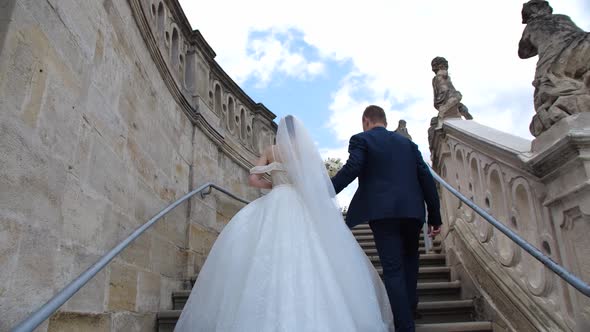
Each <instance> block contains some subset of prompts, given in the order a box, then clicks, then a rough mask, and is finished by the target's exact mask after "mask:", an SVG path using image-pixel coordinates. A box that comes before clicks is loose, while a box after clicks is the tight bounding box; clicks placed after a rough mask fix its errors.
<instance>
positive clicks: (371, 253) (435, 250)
mask: <svg viewBox="0 0 590 332" xmlns="http://www.w3.org/2000/svg"><path fill="white" fill-rule="evenodd" d="M363 251H364V252H365V254H366V255H367V256H377V249H376V248H366V249H365V248H363ZM418 252H419V253H420V254H426V248H424V247H420V248H418ZM430 252H431V253H437V254H438V253H441V252H442V247H441V246H436V247H432V248H430Z"/></svg>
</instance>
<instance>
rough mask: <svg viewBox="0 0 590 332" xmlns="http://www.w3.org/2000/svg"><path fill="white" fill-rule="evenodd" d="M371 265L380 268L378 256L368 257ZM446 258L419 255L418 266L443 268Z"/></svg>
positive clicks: (434, 255)
mask: <svg viewBox="0 0 590 332" xmlns="http://www.w3.org/2000/svg"><path fill="white" fill-rule="evenodd" d="M368 257H369V260H371V263H373V265H374V266H375V267H376V268H377V267H380V266H381V262H380V261H379V256H377V255H371V256H368ZM445 265H446V257H445V255H444V254H423V255H420V266H445Z"/></svg>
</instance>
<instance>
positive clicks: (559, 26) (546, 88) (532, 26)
mask: <svg viewBox="0 0 590 332" xmlns="http://www.w3.org/2000/svg"><path fill="white" fill-rule="evenodd" d="M522 23H523V24H526V27H525V29H524V31H523V33H522V38H521V39H520V42H519V44H518V56H519V57H520V58H521V59H528V58H532V57H534V56H536V55H538V56H539V61H538V62H537V69H536V72H535V79H534V81H533V86H534V87H535V94H534V104H535V112H536V114H535V116H534V117H533V120H532V122H531V124H530V127H529V128H530V131H531V134H532V135H533V136H539V135H540V134H542V133H543V132H545V131H546V130H547V129H549V128H551V126H553V125H554V124H555V123H557V122H558V121H560V120H561V119H563V118H565V117H568V116H570V115H572V114H576V113H582V112H590V34H588V33H587V32H585V31H583V30H582V29H580V28H579V27H578V26H576V24H575V23H574V22H573V21H572V20H571V19H570V18H569V17H568V16H565V15H556V14H553V8H551V6H550V5H549V3H548V2H547V1H543V0H530V1H528V2H527V3H525V4H524V5H523V8H522Z"/></svg>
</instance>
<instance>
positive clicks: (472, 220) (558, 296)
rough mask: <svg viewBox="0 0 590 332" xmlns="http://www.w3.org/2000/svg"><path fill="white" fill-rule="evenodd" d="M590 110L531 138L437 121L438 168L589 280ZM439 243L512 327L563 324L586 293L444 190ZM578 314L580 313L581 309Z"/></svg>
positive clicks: (492, 311)
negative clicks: (441, 241)
mask: <svg viewBox="0 0 590 332" xmlns="http://www.w3.org/2000/svg"><path fill="white" fill-rule="evenodd" d="M589 152H590V116H589V115H588V113H582V114H578V115H575V116H572V117H570V118H567V119H565V120H562V121H561V122H560V123H559V124H557V125H556V126H554V127H552V128H551V129H550V130H549V131H547V132H546V133H544V134H542V135H541V136H539V137H537V139H535V140H534V141H532V142H531V141H529V140H526V139H523V138H519V137H516V136H513V135H511V134H508V133H504V132H502V131H499V130H496V129H493V128H490V127H486V126H483V125H480V124H478V123H476V122H474V121H465V120H446V121H444V123H443V124H442V127H441V128H438V129H435V130H434V137H433V142H432V153H433V154H432V162H433V167H434V169H435V170H436V171H437V172H438V173H439V174H440V175H441V176H442V177H443V178H444V179H445V180H446V181H447V182H449V183H450V184H451V185H453V186H454V187H455V188H457V189H458V190H459V191H460V192H461V193H463V194H464V195H465V196H467V197H469V198H471V199H472V200H473V201H475V203H476V204H478V205H479V206H481V207H483V208H485V209H487V210H488V211H489V212H490V213H491V214H492V215H493V216H494V217H495V218H497V219H498V220H499V221H501V222H502V223H504V224H505V225H506V226H508V227H510V228H511V229H512V230H513V231H515V232H516V233H518V234H519V235H520V236H521V237H523V238H524V239H525V240H527V241H528V242H530V243H531V244H533V245H535V246H536V247H537V248H539V249H541V250H542V251H543V252H544V253H545V254H546V255H547V256H549V257H551V259H553V260H554V261H556V262H558V263H559V264H562V265H564V266H565V267H566V268H568V269H569V270H570V271H572V272H573V273H575V274H576V275H578V276H580V277H581V278H582V279H583V280H585V281H586V282H589V281H590V252H589V251H588V250H589V249H588V248H590V240H589V238H588V236H587V235H586V234H588V232H589V231H590V223H589V221H590V158H589V156H590V154H589ZM441 194H442V195H441V199H442V202H441V206H442V210H443V218H444V223H445V224H446V229H445V234H444V238H445V248H446V250H447V255H448V257H449V259H450V262H452V264H453V271H454V273H455V277H456V278H460V279H465V280H470V281H471V282H472V286H473V287H472V288H473V289H472V291H473V294H464V295H465V296H470V295H473V296H480V297H481V298H482V299H484V300H485V301H484V302H485V303H487V305H484V306H483V308H484V309H483V310H484V311H488V313H487V314H488V315H489V316H492V317H493V319H494V320H496V321H497V322H500V323H499V324H500V325H501V326H504V327H505V328H506V330H512V331H562V330H563V331H569V330H574V329H575V328H576V324H577V323H576V322H579V321H580V319H581V318H580V317H583V316H584V314H588V308H589V307H588V305H589V303H590V302H589V301H588V299H587V298H585V296H583V295H582V294H580V293H578V292H577V291H576V290H575V289H573V288H572V287H571V286H568V285H567V284H566V283H565V282H564V281H562V280H561V279H560V278H559V277H558V276H556V275H555V274H554V273H552V272H551V271H550V270H549V269H547V268H546V267H544V266H543V265H542V264H541V263H539V262H538V261H536V260H535V259H534V258H532V256H530V255H529V254H528V253H526V252H524V251H523V250H522V249H521V248H520V247H518V246H517V245H516V244H514V243H513V242H512V241H511V240H510V239H508V238H507V237H506V236H505V235H503V234H502V233H500V232H499V231H498V230H496V229H494V228H493V227H492V226H491V225H490V224H489V223H487V222H486V221H485V220H483V219H482V218H481V217H480V216H479V215H477V214H475V213H474V212H473V211H472V210H471V209H470V208H469V207H467V206H465V205H464V204H462V203H461V202H460V201H459V200H458V199H457V198H455V197H454V196H453V195H452V194H450V193H449V192H448V191H445V190H444V189H443V190H442V191H441ZM582 319H583V318H582Z"/></svg>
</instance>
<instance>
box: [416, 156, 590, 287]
mask: <svg viewBox="0 0 590 332" xmlns="http://www.w3.org/2000/svg"><path fill="white" fill-rule="evenodd" d="M428 168H430V172H431V173H432V176H433V177H434V179H435V180H436V181H438V183H440V184H441V185H443V186H444V187H445V188H447V190H448V191H450V192H451V194H453V195H455V196H456V197H457V198H459V199H460V200H461V201H462V202H463V203H465V204H467V206H469V207H470V208H472V209H473V210H474V211H475V212H477V214H479V215H480V216H482V218H484V219H485V220H486V221H487V222H489V223H490V224H492V226H494V227H496V228H497V229H498V230H499V231H500V232H502V233H504V235H506V236H507V237H508V238H509V239H510V240H512V241H513V242H515V243H516V244H518V245H519V246H520V247H521V248H522V249H524V250H525V251H526V252H528V253H529V254H531V255H532V256H533V257H534V258H535V259H537V260H538V261H539V262H541V263H543V265H545V266H546V267H548V268H549V269H550V270H551V271H553V273H555V274H557V275H558V276H559V277H561V278H562V279H563V280H565V281H566V282H567V283H568V284H570V285H571V286H573V287H574V288H575V289H577V290H578V291H580V292H581V293H582V294H584V295H586V296H587V297H590V285H588V284H587V283H585V282H584V281H583V280H582V279H580V278H579V277H577V276H575V275H574V274H573V273H571V272H570V271H568V270H566V269H565V268H564V267H563V266H561V265H559V264H557V263H556V262H554V261H553V260H552V259H551V258H549V257H547V256H546V255H545V254H543V252H541V250H539V249H537V248H536V247H535V246H533V245H532V244H530V243H528V242H527V241H526V240H525V239H523V238H522V237H520V236H519V235H518V234H516V233H515V232H514V231H512V230H511V229H510V228H508V227H507V226H506V225H504V224H502V223H501V222H500V221H498V220H496V219H495V218H494V217H493V216H492V215H491V214H489V213H488V212H487V211H485V210H484V209H482V208H481V207H479V206H478V205H476V204H475V203H474V202H473V201H471V200H470V199H468V198H467V197H465V196H464V195H463V194H461V193H460V192H459V191H457V190H456V189H455V188H453V187H452V186H451V185H450V184H448V183H447V182H446V181H445V180H443V179H442V178H441V177H440V176H439V175H438V174H436V172H435V171H434V170H433V169H432V167H430V166H428Z"/></svg>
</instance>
